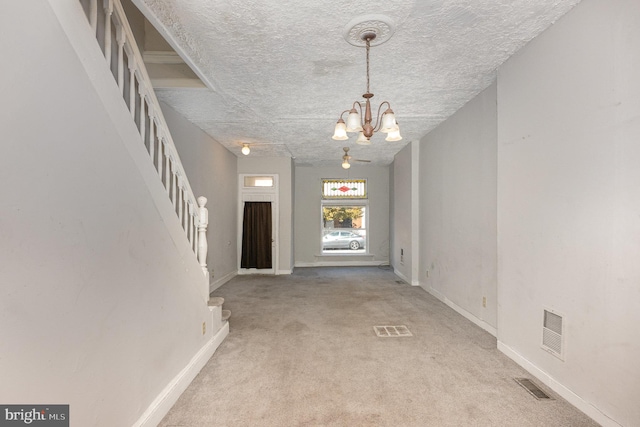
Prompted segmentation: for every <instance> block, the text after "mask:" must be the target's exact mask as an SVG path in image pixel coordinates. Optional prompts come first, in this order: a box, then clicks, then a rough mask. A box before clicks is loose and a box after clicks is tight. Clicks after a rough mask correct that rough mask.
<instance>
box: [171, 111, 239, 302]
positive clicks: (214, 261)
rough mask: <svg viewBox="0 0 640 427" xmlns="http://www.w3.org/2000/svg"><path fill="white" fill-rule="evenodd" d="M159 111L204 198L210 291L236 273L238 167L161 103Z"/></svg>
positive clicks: (197, 191) (231, 157) (231, 156)
mask: <svg viewBox="0 0 640 427" xmlns="http://www.w3.org/2000/svg"><path fill="white" fill-rule="evenodd" d="M161 106H162V112H163V113H164V117H165V120H166V121H167V124H168V126H169V130H170V131H171V136H172V137H173V140H174V142H175V144H176V147H177V149H178V154H179V155H180V160H181V161H182V165H183V166H184V169H185V172H186V173H187V176H188V177H189V183H190V185H191V188H192V189H193V191H194V193H195V195H196V197H199V196H205V197H206V198H207V199H208V203H207V208H208V209H209V228H208V230H207V243H208V245H209V253H208V256H207V268H208V269H209V272H210V274H211V290H213V289H215V288H217V287H219V286H220V285H222V284H223V283H225V282H226V281H227V280H229V279H230V278H231V277H233V276H235V275H236V273H237V271H238V265H237V256H236V254H237V251H238V245H237V240H238V234H237V233H238V230H237V228H238V219H237V218H238V192H237V191H234V190H235V189H236V188H237V182H238V166H237V160H236V156H235V155H234V154H232V153H231V152H230V151H229V150H227V149H226V148H225V147H223V146H222V145H221V144H219V143H218V142H217V141H215V140H213V139H212V138H211V137H210V136H209V135H207V134H206V133H204V132H203V131H202V130H201V129H200V128H198V127H196V126H195V125H194V124H192V123H190V122H189V121H187V120H186V119H185V118H184V117H182V116H181V115H179V114H178V113H176V112H175V111H174V110H172V109H171V108H170V107H168V106H167V105H165V104H161Z"/></svg>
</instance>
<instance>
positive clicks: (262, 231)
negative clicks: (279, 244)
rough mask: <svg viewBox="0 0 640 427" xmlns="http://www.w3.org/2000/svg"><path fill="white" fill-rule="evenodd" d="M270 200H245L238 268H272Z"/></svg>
mask: <svg viewBox="0 0 640 427" xmlns="http://www.w3.org/2000/svg"><path fill="white" fill-rule="evenodd" d="M271 209H272V207H271V202H245V203H244V214H243V220H242V255H241V261H240V268H243V269H252V268H255V269H257V270H273V260H272V243H273V234H272V228H273V226H272V224H273V220H272V215H271V212H272V210H271Z"/></svg>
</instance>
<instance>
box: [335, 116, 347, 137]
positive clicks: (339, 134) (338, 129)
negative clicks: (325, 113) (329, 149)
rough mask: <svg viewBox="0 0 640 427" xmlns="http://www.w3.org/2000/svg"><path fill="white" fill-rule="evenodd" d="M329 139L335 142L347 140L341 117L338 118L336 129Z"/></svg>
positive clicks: (344, 125)
mask: <svg viewBox="0 0 640 427" xmlns="http://www.w3.org/2000/svg"><path fill="white" fill-rule="evenodd" d="M331 138H333V139H335V140H336V141H344V140H345V139H349V136H347V125H346V124H345V123H344V120H342V117H341V118H340V120H338V123H336V128H335V130H334V131H333V136H332V137H331Z"/></svg>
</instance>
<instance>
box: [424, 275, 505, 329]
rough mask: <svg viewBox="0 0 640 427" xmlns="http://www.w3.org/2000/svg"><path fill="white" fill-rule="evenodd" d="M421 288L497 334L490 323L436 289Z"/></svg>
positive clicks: (468, 318) (483, 327)
mask: <svg viewBox="0 0 640 427" xmlns="http://www.w3.org/2000/svg"><path fill="white" fill-rule="evenodd" d="M422 289H424V290H425V291H427V292H429V293H430V294H431V295H433V296H434V297H436V298H438V299H439V300H440V301H442V302H443V303H445V304H447V305H448V306H449V307H451V308H452V309H454V310H455V311H456V312H458V313H459V314H461V315H462V316H464V317H465V318H466V319H467V320H470V321H471V322H473V323H475V324H476V325H478V326H480V327H481V328H482V329H484V330H485V331H487V332H489V333H490V334H491V335H493V336H494V337H497V336H498V331H497V330H496V328H495V327H493V326H491V325H490V324H488V323H487V322H485V321H484V320H482V319H479V318H478V317H476V316H475V315H473V314H471V313H469V312H468V311H467V310H465V309H464V308H462V307H460V306H459V305H458V304H456V303H454V302H453V301H451V300H450V299H449V298H447V297H445V296H444V295H442V294H441V293H440V292H438V291H437V290H435V289H433V288H431V287H428V288H427V287H425V286H422Z"/></svg>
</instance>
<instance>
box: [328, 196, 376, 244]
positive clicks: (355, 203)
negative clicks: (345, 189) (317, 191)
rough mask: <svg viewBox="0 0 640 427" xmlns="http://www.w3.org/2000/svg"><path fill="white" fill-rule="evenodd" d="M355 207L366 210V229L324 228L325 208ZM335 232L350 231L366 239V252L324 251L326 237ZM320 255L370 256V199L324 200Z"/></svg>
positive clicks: (364, 219)
mask: <svg viewBox="0 0 640 427" xmlns="http://www.w3.org/2000/svg"><path fill="white" fill-rule="evenodd" d="M330 206H331V207H334V206H335V207H355V208H364V218H363V221H362V222H363V223H364V225H365V226H364V227H361V228H353V227H349V228H331V229H327V228H325V226H324V208H325V207H330ZM333 231H349V232H352V233H355V234H358V235H360V236H361V237H363V238H364V252H359V250H358V252H356V253H352V252H355V251H353V250H350V249H348V248H345V249H343V250H340V249H324V245H323V241H324V236H326V235H327V234H328V233H331V232H333ZM358 231H364V236H363V235H361V234H360V233H358ZM319 246H320V253H321V254H322V255H333V256H356V255H369V200H368V199H323V200H322V202H321V203H320V242H319Z"/></svg>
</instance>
